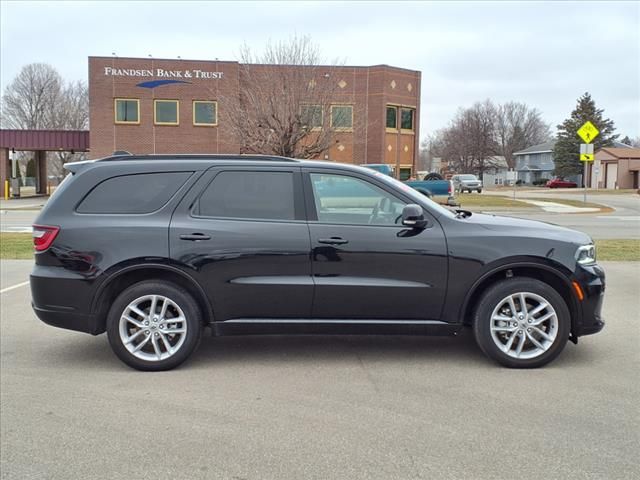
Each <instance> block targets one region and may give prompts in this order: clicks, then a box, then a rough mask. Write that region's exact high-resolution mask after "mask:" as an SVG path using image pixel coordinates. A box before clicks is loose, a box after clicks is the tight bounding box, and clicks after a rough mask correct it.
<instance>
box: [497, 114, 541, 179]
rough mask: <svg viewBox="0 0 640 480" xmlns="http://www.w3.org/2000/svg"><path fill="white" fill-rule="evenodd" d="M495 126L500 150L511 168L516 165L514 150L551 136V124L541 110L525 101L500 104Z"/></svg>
mask: <svg viewBox="0 0 640 480" xmlns="http://www.w3.org/2000/svg"><path fill="white" fill-rule="evenodd" d="M495 126H496V137H497V138H496V140H497V142H498V147H499V148H498V152H499V155H502V156H503V157H504V158H505V160H506V162H507V165H508V166H509V168H514V167H515V158H514V156H513V153H514V152H517V151H519V150H524V149H525V148H527V147H530V146H531V145H536V144H539V143H544V142H547V141H549V140H550V138H551V130H550V128H549V125H548V124H547V123H545V122H544V121H543V120H542V117H541V114H540V112H539V111H538V110H537V109H535V108H530V107H528V106H527V105H526V104H524V103H519V102H507V103H505V104H503V105H498V107H497V109H496V125H495Z"/></svg>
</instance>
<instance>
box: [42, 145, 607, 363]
mask: <svg viewBox="0 0 640 480" xmlns="http://www.w3.org/2000/svg"><path fill="white" fill-rule="evenodd" d="M67 168H68V170H69V171H70V172H71V173H70V174H69V175H68V176H67V178H66V179H65V181H64V182H63V183H62V184H61V186H60V187H59V188H58V189H57V191H56V192H55V194H54V196H53V197H52V198H51V199H50V200H49V201H48V202H47V204H46V205H45V207H44V209H43V210H42V213H41V214H40V216H39V217H38V219H37V220H36V225H34V227H33V237H34V246H35V250H36V254H35V257H36V260H35V267H34V269H33V272H32V274H31V291H32V296H33V308H34V310H35V312H36V314H37V315H38V317H40V319H41V320H42V321H44V322H46V323H48V324H50V325H54V326H58V327H63V328H68V329H72V330H79V331H82V332H88V333H91V334H93V335H98V334H100V333H103V332H104V331H106V332H107V334H108V337H109V342H110V344H111V346H112V348H113V350H114V351H115V353H116V354H117V355H118V357H120V359H121V360H122V361H124V362H125V363H127V364H128V365H130V366H132V367H135V368H138V369H141V370H166V369H169V368H173V367H175V366H177V365H179V364H180V363H182V362H183V361H184V360H185V359H186V358H187V357H188V356H189V355H190V354H191V353H192V352H193V350H194V349H195V348H196V346H197V345H198V342H199V340H200V337H201V334H202V331H203V327H206V326H208V327H210V328H211V330H212V331H213V334H214V335H228V334H244V333H250V334H255V333H347V334H354V333H383V334H391V333H402V334H455V333H456V332H458V331H459V330H460V329H461V328H463V327H464V326H469V327H472V328H473V331H474V334H475V338H476V339H477V342H478V345H479V346H480V348H481V349H482V350H483V351H484V352H485V353H486V354H487V355H488V356H489V357H491V358H493V359H495V360H497V361H498V362H500V363H501V364H503V365H506V366H509V367H537V366H541V365H543V364H545V363H547V362H549V361H551V360H552V359H553V358H555V357H556V356H557V355H558V354H559V353H560V352H561V350H562V349H563V348H564V346H565V344H566V342H567V339H571V340H573V341H574V342H577V338H578V337H579V336H581V335H588V334H592V333H596V332H598V331H600V330H601V329H602V327H603V326H604V323H603V321H602V319H601V317H600V310H601V306H602V297H603V293H604V272H603V270H602V268H600V267H599V266H598V265H597V264H596V263H595V250H594V246H593V243H592V241H591V239H590V238H589V237H588V236H587V235H585V234H583V233H580V232H576V231H572V230H568V229H565V228H560V227H557V226H553V225H548V224H545V223H539V222H533V221H527V220H520V219H515V218H506V217H496V216H493V215H480V214H473V215H472V214H471V213H470V212H466V211H463V210H458V211H452V210H448V209H446V208H444V207H442V206H440V205H438V204H436V203H434V202H432V201H431V200H429V199H428V198H426V197H425V196H423V195H420V194H419V193H417V192H416V191H414V190H412V189H411V188H409V187H407V186H406V185H404V184H402V183H400V182H398V181H396V180H394V179H392V178H390V177H388V176H386V175H384V174H381V173H378V172H375V171H372V170H369V169H366V168H360V167H353V166H348V165H339V164H334V163H326V162H317V161H299V160H293V159H288V158H279V157H266V156H232V155H221V156H210V155H209V156H196V155H171V156H169V155H154V156H133V155H130V156H115V157H110V158H105V159H102V160H96V161H87V162H78V163H73V164H68V165H67Z"/></svg>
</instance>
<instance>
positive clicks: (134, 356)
mask: <svg viewBox="0 0 640 480" xmlns="http://www.w3.org/2000/svg"><path fill="white" fill-rule="evenodd" d="M154 298H155V312H156V313H157V314H158V315H156V316H154V317H152V316H149V312H150V310H151V307H152V305H153V302H154ZM163 311H164V314H163ZM125 316H126V317H125ZM170 320H176V321H173V322H171V321H170ZM202 328H203V325H202V315H201V313H200V309H199V308H198V304H197V303H196V301H195V300H194V299H193V297H192V296H191V295H190V294H189V293H188V292H186V291H185V290H183V289H182V288H180V287H178V286H177V285H174V284H173V283H170V282H165V281H161V280H149V281H144V282H140V283H136V284H134V285H132V286H130V287H129V288H127V289H125V290H124V291H123V292H122V293H121V294H120V295H119V296H118V297H117V298H116V300H115V302H114V303H113V305H112V307H111V309H110V310H109V314H108V316H107V336H108V337H109V344H110V345H111V348H112V350H113V352H114V353H115V354H116V355H117V356H118V358H119V359H120V360H122V361H123V362H124V363H126V364H127V365H129V366H130V367H133V368H135V369H137V370H144V371H162V370H170V369H172V368H175V367H177V366H178V365H180V364H181V363H182V362H184V361H185V360H186V359H187V358H188V357H189V355H191V353H192V352H193V351H194V350H195V349H196V347H197V346H198V344H199V343H200V339H201V337H202ZM169 332H171V333H169ZM127 339H129V340H130V342H126V340H127ZM141 344H143V345H141Z"/></svg>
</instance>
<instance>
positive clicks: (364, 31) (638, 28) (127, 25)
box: [0, 0, 640, 137]
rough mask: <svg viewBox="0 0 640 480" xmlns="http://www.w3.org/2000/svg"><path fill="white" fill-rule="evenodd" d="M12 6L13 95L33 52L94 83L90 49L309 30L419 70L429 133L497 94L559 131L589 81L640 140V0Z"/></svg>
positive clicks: (206, 45)
mask: <svg viewBox="0 0 640 480" xmlns="http://www.w3.org/2000/svg"><path fill="white" fill-rule="evenodd" d="M0 2H1V3H0V8H1V11H0V21H1V25H0V26H1V32H2V33H1V65H0V67H1V75H2V77H1V81H2V90H3V91H4V88H5V86H6V85H7V83H8V82H10V81H11V79H12V78H13V77H14V76H15V75H16V74H17V73H18V72H19V70H20V68H21V67H22V66H23V65H25V64H28V63H31V62H46V63H49V64H51V65H53V66H54V67H55V68H56V69H57V70H58V71H59V72H60V73H61V74H62V76H63V77H64V78H66V79H69V80H76V79H78V80H85V81H86V80H87V57H88V56H89V55H111V53H112V52H116V53H117V55H118V56H123V57H124V56H133V57H137V56H140V57H147V56H148V55H149V54H151V55H153V56H154V57H156V58H176V57H177V56H181V57H182V58H191V59H203V60H205V59H214V58H219V59H220V60H237V58H238V51H239V46H240V45H242V44H243V43H244V42H246V43H247V44H248V45H249V46H251V47H253V48H255V49H258V50H259V49H260V48H261V46H262V45H264V43H265V42H266V41H267V40H268V39H273V40H280V39H286V38H288V37H290V36H291V35H292V34H294V33H297V34H298V35H310V36H311V37H312V39H313V41H314V42H315V43H317V44H318V45H319V46H320V48H321V50H322V53H323V54H324V55H325V56H326V57H327V58H328V59H329V60H330V59H335V58H340V59H341V60H342V61H344V62H345V63H346V64H347V65H374V64H381V63H384V64H389V65H394V66H398V67H405V68H410V69H415V70H420V71H421V72H422V116H421V132H422V136H423V137H424V136H425V135H426V134H427V133H430V132H432V131H434V130H436V129H438V128H441V127H444V126H446V124H447V123H448V122H449V121H450V120H451V118H452V117H453V115H454V114H455V112H456V110H457V108H458V107H459V106H468V105H471V104H472V103H473V102H475V101H479V100H483V99H485V98H490V99H492V100H494V101H496V102H504V101H508V100H516V101H520V102H525V103H527V104H529V105H530V106H533V107H536V108H538V109H539V110H540V111H542V113H543V116H544V118H545V120H546V121H548V122H549V123H551V124H552V125H553V126H554V127H555V125H557V124H558V123H559V122H561V121H562V120H563V119H564V118H566V117H567V116H568V115H569V114H570V112H571V110H572V109H573V107H574V106H575V102H576V99H577V98H578V96H580V95H581V94H582V93H583V92H585V91H589V92H591V94H592V96H593V97H594V99H595V100H596V103H597V105H598V106H599V107H600V108H604V109H605V113H606V115H607V116H608V117H609V118H611V119H613V120H614V121H615V124H616V127H617V129H618V132H619V133H621V134H622V136H624V135H629V136H631V137H635V136H640V2H589V1H587V2H585V1H581V2H558V1H554V2H535V3H534V2H532V3H521V2H480V1H477V2H407V3H401V2H393V3H392V2H364V1H357V2H355V1H354V2H330V1H323V2H320V1H319V2H259V3H253V2H229V3H223V2H188V1H181V2H178V1H145V2H125V1H119V2H107V1H101V2H60V1H56V2H53V1H52V2H28V1H22V2H12V1H10V2H7V1H5V0H0Z"/></svg>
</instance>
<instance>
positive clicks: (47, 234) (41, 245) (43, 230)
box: [33, 225, 60, 252]
mask: <svg viewBox="0 0 640 480" xmlns="http://www.w3.org/2000/svg"><path fill="white" fill-rule="evenodd" d="M59 231H60V227H50V226H47V225H34V226H33V248H35V249H36V252H44V251H45V250H46V249H47V248H49V247H50V246H51V244H52V243H53V241H54V240H55V239H56V237H57V236H58V232H59Z"/></svg>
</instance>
